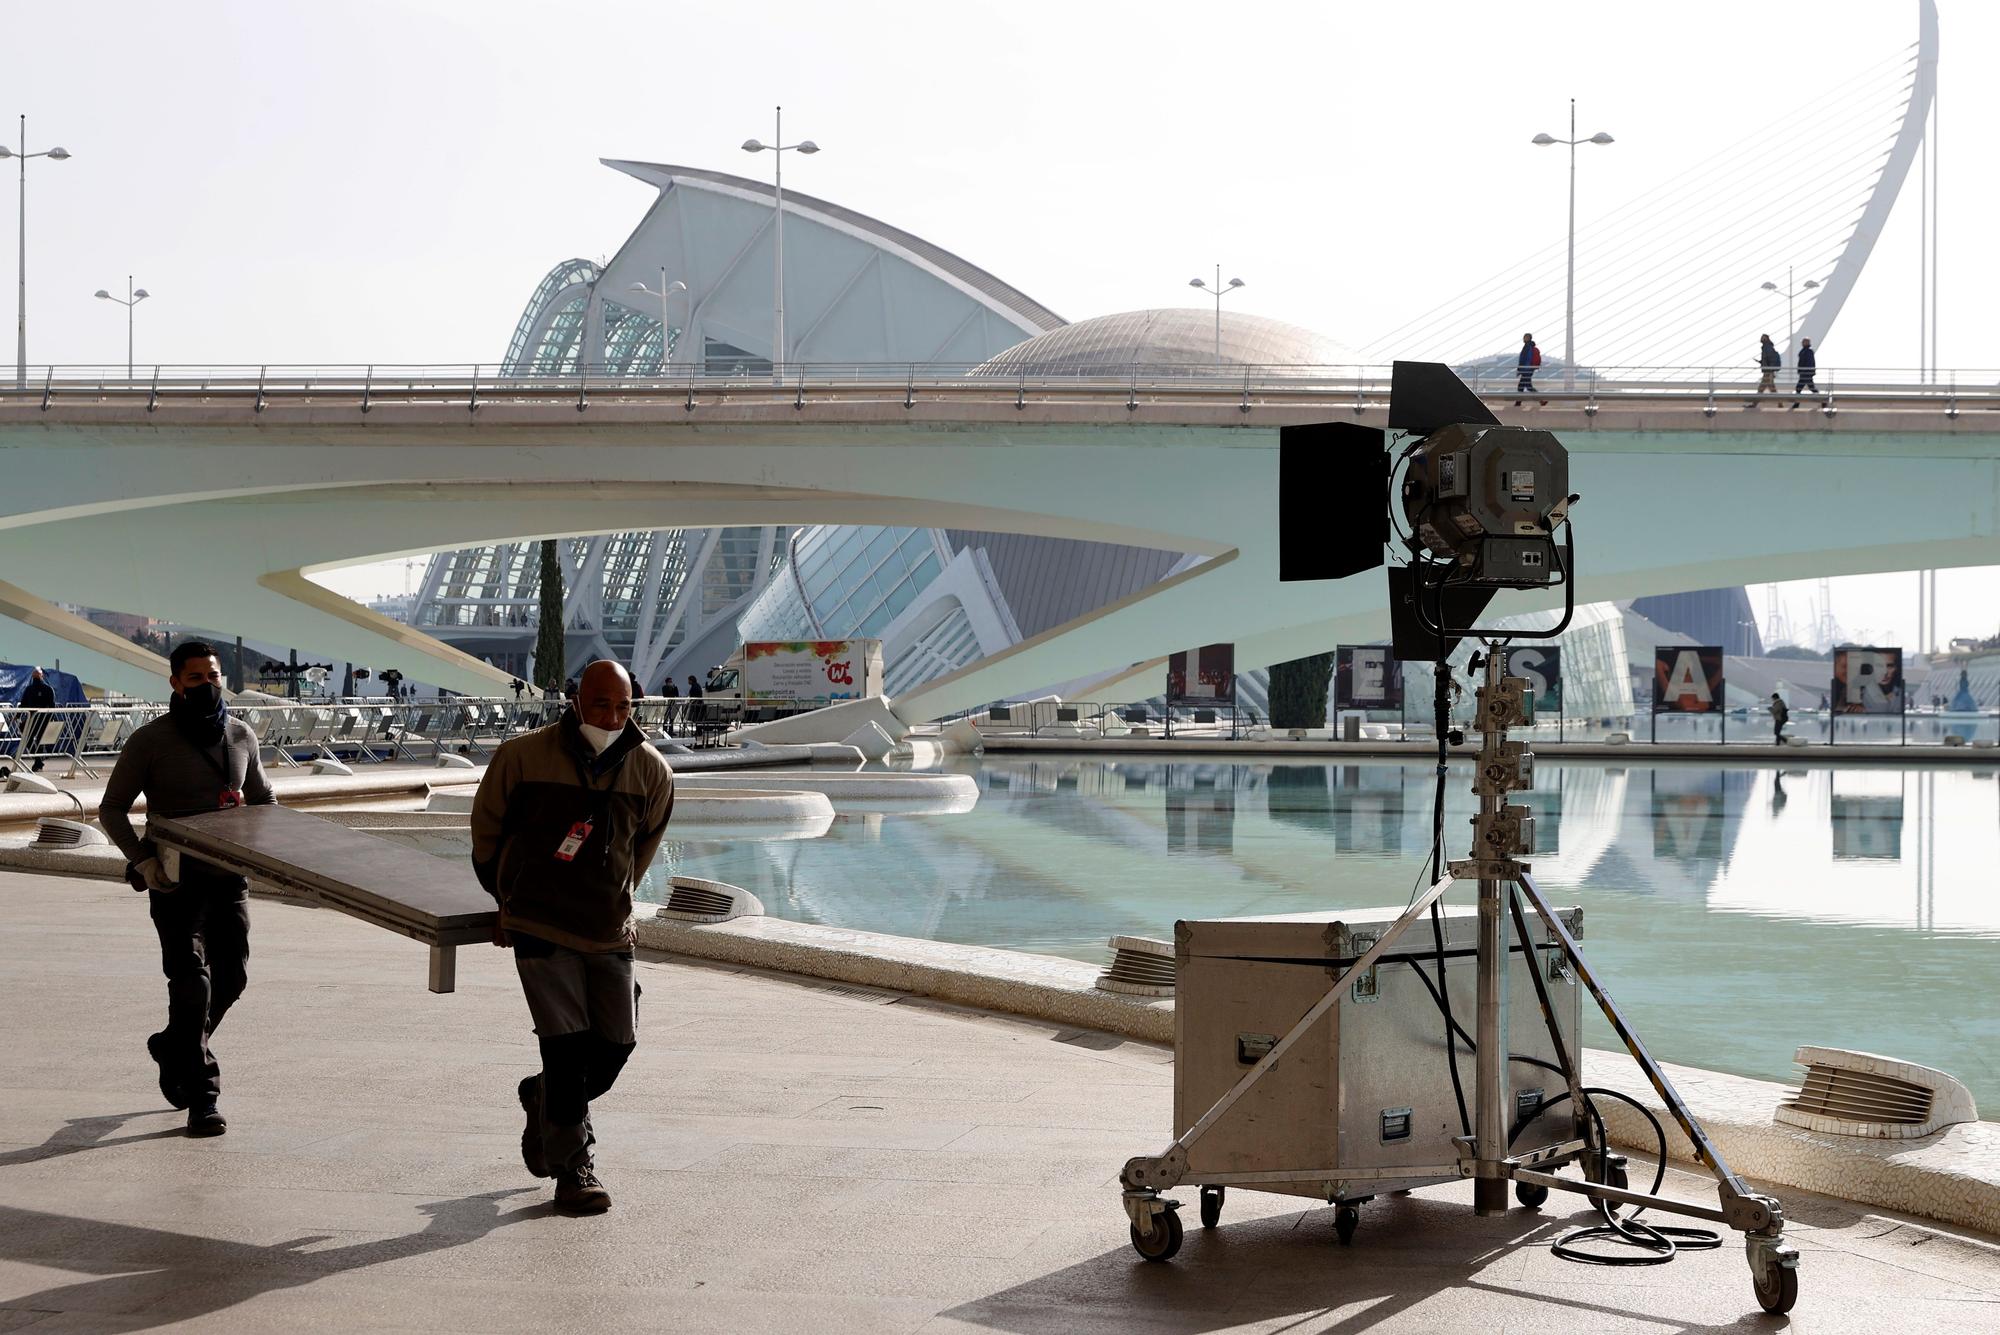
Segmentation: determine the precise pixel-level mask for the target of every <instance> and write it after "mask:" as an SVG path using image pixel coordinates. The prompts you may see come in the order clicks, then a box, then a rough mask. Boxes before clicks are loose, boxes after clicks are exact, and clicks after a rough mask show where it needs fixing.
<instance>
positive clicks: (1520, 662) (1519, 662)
mask: <svg viewBox="0 0 2000 1335" xmlns="http://www.w3.org/2000/svg"><path fill="white" fill-rule="evenodd" d="M1507 675H1508V676H1510V677H1526V678H1527V679H1528V693H1529V694H1530V695H1532V696H1534V697H1535V713H1536V714H1537V715H1542V714H1553V713H1555V712H1556V711H1557V710H1559V709H1561V708H1562V650H1561V649H1560V648H1558V647H1557V646H1555V645H1553V644H1524V645H1519V646H1517V647H1515V648H1512V649H1509V650H1507ZM1536 833H1537V834H1539V833H1540V827H1539V826H1537V827H1536Z"/></svg>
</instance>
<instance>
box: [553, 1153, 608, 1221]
mask: <svg viewBox="0 0 2000 1335" xmlns="http://www.w3.org/2000/svg"><path fill="white" fill-rule="evenodd" d="M610 1208H611V1193H610V1192H608V1191H606V1190H605V1189H604V1184H603V1183H602V1182H599V1181H598V1180H597V1172H596V1170H595V1169H593V1168H592V1167H591V1165H589V1164H585V1165H584V1166H583V1167H581V1168H579V1169H577V1170H576V1171H574V1172H570V1171H568V1170H564V1171H563V1172H559V1173H557V1174H556V1209H557V1210H559V1211H561V1212H562V1213H563V1214H603V1213H604V1212H605V1211H606V1210H609V1209H610Z"/></svg>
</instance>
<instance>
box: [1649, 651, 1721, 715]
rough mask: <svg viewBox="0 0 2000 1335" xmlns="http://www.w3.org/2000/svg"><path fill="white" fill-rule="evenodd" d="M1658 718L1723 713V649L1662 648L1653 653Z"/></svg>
mask: <svg viewBox="0 0 2000 1335" xmlns="http://www.w3.org/2000/svg"><path fill="white" fill-rule="evenodd" d="M1653 712H1654V713H1655V714H1719V713H1721V712H1722V649H1721V646H1719V645H1713V644H1662V645H1657V646H1655V647H1654V649H1653Z"/></svg>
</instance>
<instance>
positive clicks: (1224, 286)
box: [1188, 264, 1243, 367]
mask: <svg viewBox="0 0 2000 1335" xmlns="http://www.w3.org/2000/svg"><path fill="white" fill-rule="evenodd" d="M1188 286H1189V287H1198V288H1200V289H1202V290H1203V291H1204V292H1208V293H1211V294H1213V296H1214V297H1215V364H1216V365H1217V366H1218V367H1220V366H1221V365H1222V299H1223V298H1224V297H1226V296H1228V295H1229V294H1230V293H1231V292H1234V291H1235V290H1236V289H1237V288H1239V287H1242V286H1243V280H1242V279H1241V278H1232V279H1230V280H1229V281H1228V282H1227V283H1224V282H1223V281H1222V266H1221V265H1220V264H1218V265H1216V266H1215V286H1214V287H1210V286H1209V285H1208V283H1207V282H1206V281H1205V280H1204V279H1200V278H1190V279H1188Z"/></svg>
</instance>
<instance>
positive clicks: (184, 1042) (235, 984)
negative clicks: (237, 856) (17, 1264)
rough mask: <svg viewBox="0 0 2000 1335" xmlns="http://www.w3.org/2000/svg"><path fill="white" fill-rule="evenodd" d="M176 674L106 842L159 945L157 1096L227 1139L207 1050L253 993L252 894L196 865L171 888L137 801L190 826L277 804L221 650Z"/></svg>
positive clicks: (178, 657) (127, 770)
mask: <svg viewBox="0 0 2000 1335" xmlns="http://www.w3.org/2000/svg"><path fill="white" fill-rule="evenodd" d="M169 662H170V664H171V666H172V669H173V671H172V674H171V676H170V677H169V681H170V682H171V683H172V685H173V689H174V694H173V699H172V700H171V701H170V702H169V703H168V706H167V713H166V714H165V715H164V716H163V717H161V718H157V719H154V720H153V721H152V722H151V723H148V724H147V725H146V726H144V727H143V728H140V729H138V730H137V731H136V732H134V733H133V734H132V737H131V740H129V741H127V742H126V743H125V746H124V749H123V750H121V751H120V752H119V753H118V764H117V765H116V767H114V768H113V769H112V771H111V780H110V782H109V783H107V784H106V785H105V788H104V798H103V800H102V801H101V802H100V803H99V804H98V808H97V813H98V820H99V823H101V824H102V825H103V826H104V832H105V833H106V834H108V835H110V836H111V839H112V841H113V842H114V843H116V844H117V845H118V847H119V848H121V849H123V850H124V853H125V856H126V857H127V858H128V859H130V860H131V862H132V871H131V873H130V874H131V875H132V876H134V877H135V878H136V879H138V880H141V881H143V882H144V884H145V886H146V889H147V891H148V893H147V896H146V898H147V900H148V901H149V906H150V908H151V911H152V915H153V927H154V930H156V931H157V932H158V933H159V936H160V967H161V969H162V970H163V971H164V972H165V973H166V975H167V1027H166V1028H165V1029H162V1030H161V1031H160V1032H158V1033H156V1034H153V1035H151V1036H150V1037H148V1038H147V1039H146V1051H147V1052H148V1053H149V1054H150V1055H151V1056H152V1058H153V1061H154V1062H155V1063H157V1064H158V1066H159V1068H160V1093H161V1094H163V1095H164V1096H165V1097H166V1100H167V1102H168V1103H170V1104H172V1105H173V1106H174V1107H176V1108H186V1109H187V1110H188V1119H187V1133H188V1134H189V1135H190V1136H219V1135H221V1134H222V1133H223V1132H224V1131H227V1130H228V1129H229V1123H228V1122H227V1121H225V1120H224V1119H223V1116H222V1113H221V1112H220V1110H218V1109H217V1107H216V1100H217V1098H218V1097H219V1096H220V1095H221V1093H222V1068H221V1067H220V1066H218V1065H216V1061H215V1054H214V1053H213V1052H211V1051H210V1050H209V1046H208V1041H209V1037H210V1035H212V1034H213V1033H214V1032H215V1027H216V1026H217V1025H219V1024H221V1023H222V1017H223V1015H224V1014H225V1013H226V1012H227V1011H228V1010H229V1007H230V1006H231V1005H232V1004H233V1003H234V1002H235V1000H236V998H238V997H240V996H242V995H243V986H244V983H245V982H246V981H247V975H246V974H245V971H244V961H245V960H246V959H247V958H248V957H249V954H250V904H249V898H250V886H249V883H248V882H246V881H245V880H244V879H243V878H242V877H241V876H234V875H231V874H230V873H228V872H225V871H223V870H221V869H220V868H218V867H211V866H209V865H207V864H206V863H201V862H196V861H194V860H193V859H191V858H183V859H182V860H181V875H180V879H179V880H178V881H171V880H168V879H167V873H166V870H165V868H164V867H162V866H161V864H160V855H159V850H157V849H156V848H154V846H153V844H152V842H151V841H150V840H145V839H141V838H140V837H139V836H138V834H137V833H136V832H135V831H134V830H133V829H132V821H131V811H132V800H133V799H134V798H135V797H137V796H138V795H139V794H140V793H142V792H143V793H144V794H145V795H146V810H147V811H148V812H149V813H152V814H156V815H161V816H191V815H193V814H195V813H196V812H201V811H220V810H222V809H223V808H225V807H237V806H245V805H249V806H257V805H261V804H263V803H266V802H271V801H275V800H276V799H275V798H274V797H273V796H272V794H271V785H270V783H269V782H268V781H267V780H266V779H265V778H264V765H263V762H262V760H261V759H260V758H259V755H258V742H257V734H256V733H254V732H252V731H251V730H250V725H249V724H247V723H245V722H244V721H243V720H242V719H238V718H231V717H230V716H229V708H228V706H227V705H225V704H224V703H223V702H222V663H221V660H220V659H218V658H217V657H216V653H215V650H214V649H212V648H210V647H209V646H208V645H206V644H203V643H202V642H201V641H199V640H190V641H188V642H187V643H185V644H183V645H181V646H179V647H178V648H176V649H175V650H174V652H173V656H172V658H171V659H170V660H169Z"/></svg>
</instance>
